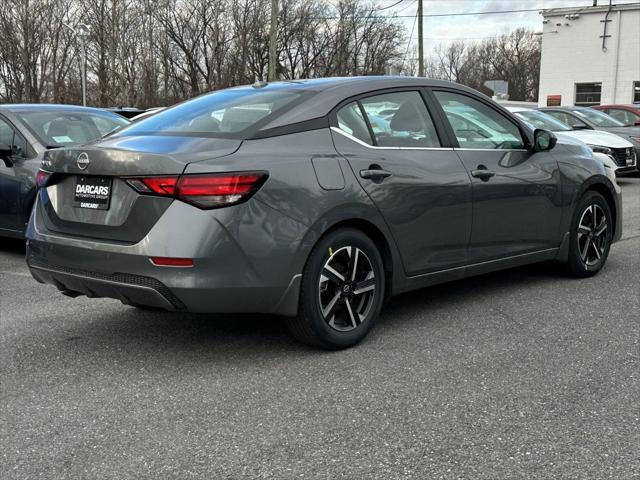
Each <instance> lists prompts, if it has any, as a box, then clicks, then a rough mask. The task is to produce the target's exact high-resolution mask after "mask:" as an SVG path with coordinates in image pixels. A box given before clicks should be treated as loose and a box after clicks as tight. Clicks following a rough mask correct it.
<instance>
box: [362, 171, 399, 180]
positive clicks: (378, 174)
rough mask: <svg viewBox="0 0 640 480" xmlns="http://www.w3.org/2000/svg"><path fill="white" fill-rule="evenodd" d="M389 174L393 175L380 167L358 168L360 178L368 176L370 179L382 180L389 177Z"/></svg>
mask: <svg viewBox="0 0 640 480" xmlns="http://www.w3.org/2000/svg"><path fill="white" fill-rule="evenodd" d="M391 175H393V173H391V172H390V171H388V170H384V169H382V168H370V169H368V170H360V176H361V177H362V178H368V179H371V180H374V181H375V180H378V181H380V180H383V179H385V178H387V177H390V176H391Z"/></svg>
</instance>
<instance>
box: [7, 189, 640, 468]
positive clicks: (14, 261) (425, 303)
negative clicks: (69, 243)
mask: <svg viewBox="0 0 640 480" xmlns="http://www.w3.org/2000/svg"><path fill="white" fill-rule="evenodd" d="M620 184H621V186H622V188H623V190H624V202H625V205H624V208H625V226H624V228H625V233H624V238H623V240H622V241H621V242H620V243H618V244H616V245H615V246H614V247H613V250H612V253H611V256H610V258H609V263H608V264H607V266H606V267H605V269H604V270H603V272H602V273H601V274H600V275H599V276H597V277H595V278H591V279H587V280H582V281H578V280H572V279H568V278H566V277H563V276H562V275H559V274H558V273H557V271H556V270H555V268H554V265H550V264H545V265H538V266H531V267H526V268H519V269H514V270H510V271H507V272H501V273H496V274H491V275H488V276H483V277H477V278H473V279H469V280H465V281H460V282H456V283H451V284H447V285H442V286H438V287H433V288H429V289H425V290H421V291H418V292H413V293H410V294H405V295H402V296H400V297H397V298H395V299H394V300H392V302H391V304H390V305H389V306H388V307H387V308H386V309H385V310H384V311H383V314H382V317H381V321H380V323H379V324H378V327H377V328H376V329H375V330H374V331H373V332H372V334H371V335H370V336H369V337H368V338H367V339H366V340H365V342H364V343H363V344H361V345H360V346H358V347H356V348H353V349H351V350H347V351H342V352H334V353H327V352H322V351H317V350H311V349H308V348H306V347H303V346H300V345H298V344H296V343H295V342H294V341H293V340H292V339H291V338H290V337H289V335H288V334H287V332H286V330H285V328H284V325H283V322H282V321H281V319H279V318H273V317H264V316H246V315H245V316H215V317H206V316H192V315H175V314H169V313H160V312H140V311H137V310H135V309H133V308H130V307H126V306H123V305H120V304H119V303H118V302H117V301H112V300H89V299H85V298H77V299H70V298H66V297H64V296H62V295H59V294H58V293H57V292H56V290H55V288H53V287H51V286H43V285H39V284H37V283H36V282H35V281H34V280H32V279H31V277H30V275H29V273H28V271H27V268H26V267H25V265H24V261H23V251H22V248H21V244H20V243H18V242H8V241H4V242H3V243H2V245H1V246H0V342H1V344H0V374H1V376H0V378H1V383H0V388H1V391H0V478H2V479H7V480H8V479H35V478H45V479H65V478H74V479H75V478H82V479H94V478H100V479H103V478H104V479H143V478H145V479H146V478H149V479H152V478H153V479H156V478H163V479H164V478H179V479H189V478H207V479H218V478H232V479H236V478H279V479H280V478H282V479H284V478H327V479H335V478H347V479H364V478H380V479H391V478H420V479H439V478H446V479H449V478H451V479H453V478H464V479H503V478H504V479H515V478H527V479H528V478H535V479H542V478H553V479H561V478H567V479H578V478H585V479H605V478H612V479H628V478H640V474H639V472H640V401H639V398H640V316H639V312H640V286H639V283H640V273H639V272H640V179H638V178H634V179H624V180H621V181H620Z"/></svg>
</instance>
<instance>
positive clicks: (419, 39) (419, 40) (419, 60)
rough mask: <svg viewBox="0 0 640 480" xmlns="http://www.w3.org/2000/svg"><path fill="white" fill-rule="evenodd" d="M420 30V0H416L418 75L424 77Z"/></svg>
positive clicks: (422, 46) (421, 33) (421, 34)
mask: <svg viewBox="0 0 640 480" xmlns="http://www.w3.org/2000/svg"><path fill="white" fill-rule="evenodd" d="M423 39H424V37H423V32H422V0H418V76H420V77H424V45H423V41H424V40H423Z"/></svg>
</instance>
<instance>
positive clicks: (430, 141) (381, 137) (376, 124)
mask: <svg viewBox="0 0 640 480" xmlns="http://www.w3.org/2000/svg"><path fill="white" fill-rule="evenodd" d="M361 103H362V107H363V108H364V110H365V112H366V114H367V118H368V120H369V124H370V125H371V129H372V130H373V135H374V136H375V139H376V143H377V144H378V145H379V146H381V147H419V148H428V147H439V146H440V141H439V140H438V135H437V133H436V129H435V126H434V125H433V121H432V120H431V117H430V115H429V112H428V111H427V107H426V106H425V104H424V101H423V100H422V96H421V95H420V93H418V92H396V93H387V94H384V95H376V96H374V97H367V98H364V99H362V100H361Z"/></svg>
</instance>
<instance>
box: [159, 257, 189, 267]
mask: <svg viewBox="0 0 640 480" xmlns="http://www.w3.org/2000/svg"><path fill="white" fill-rule="evenodd" d="M149 260H151V263H153V264H154V265H155V266H156V267H183V268H189V267H193V260H192V259H190V258H172V257H151V258H150V259H149Z"/></svg>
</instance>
